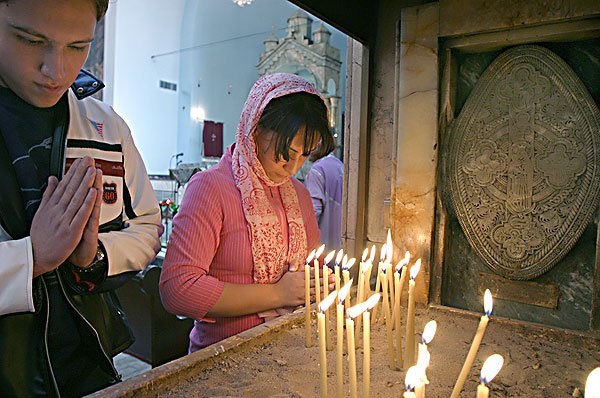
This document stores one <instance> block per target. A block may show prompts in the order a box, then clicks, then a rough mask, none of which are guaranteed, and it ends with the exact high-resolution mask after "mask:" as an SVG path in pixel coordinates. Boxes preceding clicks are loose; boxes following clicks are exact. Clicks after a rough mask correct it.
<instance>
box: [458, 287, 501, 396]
mask: <svg viewBox="0 0 600 398" xmlns="http://www.w3.org/2000/svg"><path fill="white" fill-rule="evenodd" d="M483 303H484V304H483V305H484V311H485V313H484V315H483V316H482V317H481V320H480V321H479V326H478V327H477V332H476V333H475V337H474V338H473V342H472V343H471V348H470V349H469V353H468V354H467V358H466V359H465V363H464V364H463V367H462V369H461V370H460V374H459V375H458V379H457V380H456V384H454V389H453V390H452V395H451V396H450V398H457V397H458V396H459V395H460V392H461V391H462V389H463V386H464V384H465V380H466V379H467V376H468V375H469V371H470V370H471V366H473V361H474V360H475V356H476V355H477V351H478V350H479V345H480V344H481V340H482V339H483V335H484V334H485V329H486V328H487V324H488V321H489V319H490V318H489V316H490V315H491V314H492V310H493V300H492V293H491V292H490V290H489V289H486V290H485V294H484V297H483Z"/></svg>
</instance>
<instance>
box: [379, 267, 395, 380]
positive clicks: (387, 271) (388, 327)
mask: <svg viewBox="0 0 600 398" xmlns="http://www.w3.org/2000/svg"><path fill="white" fill-rule="evenodd" d="M390 277H392V275H391V267H390V264H388V263H386V264H384V266H382V267H381V287H382V290H383V304H382V306H383V316H384V317H385V331H386V337H387V343H388V348H387V355H388V366H389V367H390V369H394V368H395V367H396V364H395V363H394V361H395V359H394V357H395V353H394V337H393V334H392V316H391V314H390V304H389V301H388V286H389V284H388V281H387V280H388V278H390Z"/></svg>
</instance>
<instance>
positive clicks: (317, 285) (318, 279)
mask: <svg viewBox="0 0 600 398" xmlns="http://www.w3.org/2000/svg"><path fill="white" fill-rule="evenodd" d="M314 264H315V298H316V300H317V305H319V304H321V276H320V272H319V260H317V259H316V258H315V262H314Z"/></svg>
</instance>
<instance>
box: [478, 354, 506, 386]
mask: <svg viewBox="0 0 600 398" xmlns="http://www.w3.org/2000/svg"><path fill="white" fill-rule="evenodd" d="M502 365H504V358H503V357H502V355H500V354H494V355H490V356H489V357H488V359H486V360H485V362H484V363H483V366H482V368H481V377H480V378H479V380H481V382H482V383H483V384H488V383H489V382H490V381H492V379H493V378H494V377H496V375H497V374H498V372H500V369H502Z"/></svg>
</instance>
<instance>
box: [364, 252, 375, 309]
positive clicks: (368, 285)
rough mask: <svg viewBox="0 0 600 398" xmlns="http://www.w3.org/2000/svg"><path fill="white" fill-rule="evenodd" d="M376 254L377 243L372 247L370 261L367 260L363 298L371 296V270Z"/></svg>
mask: <svg viewBox="0 0 600 398" xmlns="http://www.w3.org/2000/svg"><path fill="white" fill-rule="evenodd" d="M374 256H375V245H373V246H372V247H371V256H370V257H369V259H368V261H367V268H366V270H365V277H364V280H363V282H364V284H365V287H364V290H363V299H364V298H365V297H369V296H371V270H372V269H373V259H374Z"/></svg>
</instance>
